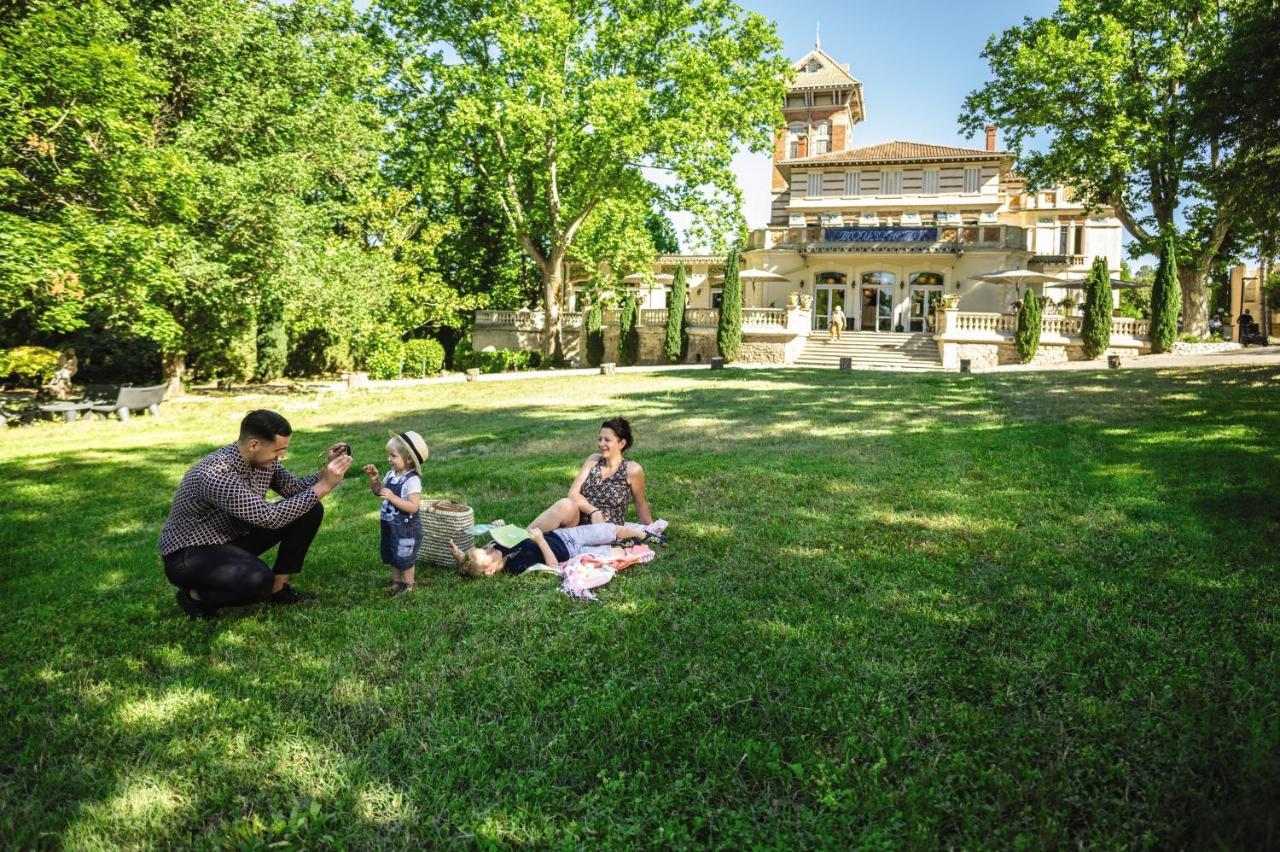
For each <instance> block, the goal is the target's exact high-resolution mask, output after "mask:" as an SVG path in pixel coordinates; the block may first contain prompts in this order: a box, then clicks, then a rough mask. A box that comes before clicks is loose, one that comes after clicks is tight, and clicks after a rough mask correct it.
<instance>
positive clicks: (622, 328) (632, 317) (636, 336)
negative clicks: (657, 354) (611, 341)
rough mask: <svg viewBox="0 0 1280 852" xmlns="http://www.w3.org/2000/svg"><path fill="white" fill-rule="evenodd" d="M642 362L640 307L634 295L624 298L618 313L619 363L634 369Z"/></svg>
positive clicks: (627, 295)
mask: <svg viewBox="0 0 1280 852" xmlns="http://www.w3.org/2000/svg"><path fill="white" fill-rule="evenodd" d="M639 360H640V307H639V305H637V303H636V297H635V294H634V293H627V294H626V295H625V296H623V297H622V310H621V311H619V313H618V363H619V364H621V365H622V366H624V367H633V366H635V364H636V362H637V361H639Z"/></svg>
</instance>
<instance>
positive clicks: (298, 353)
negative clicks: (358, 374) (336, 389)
mask: <svg viewBox="0 0 1280 852" xmlns="http://www.w3.org/2000/svg"><path fill="white" fill-rule="evenodd" d="M351 365H352V362H351V347H350V345H349V344H348V343H347V340H346V339H345V338H343V337H341V336H340V335H338V334H335V333H334V332H332V331H330V330H329V329H327V328H312V329H308V330H307V331H304V332H303V333H302V334H300V335H298V337H297V339H295V340H294V341H293V349H291V350H290V352H289V369H288V373H289V375H291V376H323V375H332V374H333V373H341V372H343V371H345V370H350V369H351Z"/></svg>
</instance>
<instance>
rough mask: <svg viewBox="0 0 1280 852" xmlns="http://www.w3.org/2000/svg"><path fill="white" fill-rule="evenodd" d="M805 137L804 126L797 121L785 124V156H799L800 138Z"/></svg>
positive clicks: (792, 157) (793, 157)
mask: <svg viewBox="0 0 1280 852" xmlns="http://www.w3.org/2000/svg"><path fill="white" fill-rule="evenodd" d="M804 137H805V127H804V125H803V124H801V123H800V122H798V121H795V122H792V123H791V124H788V125H787V157H789V158H790V159H793V160H794V159H795V158H796V157H799V156H800V140H801V139H803V138H804Z"/></svg>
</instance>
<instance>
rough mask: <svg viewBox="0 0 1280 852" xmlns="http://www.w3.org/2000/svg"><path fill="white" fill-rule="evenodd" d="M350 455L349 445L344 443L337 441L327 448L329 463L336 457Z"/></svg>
mask: <svg viewBox="0 0 1280 852" xmlns="http://www.w3.org/2000/svg"><path fill="white" fill-rule="evenodd" d="M349 455H351V445H350V444H348V443H347V442H346V441H339V442H338V443H336V444H334V445H333V446H332V447H330V448H329V461H333V460H334V459H336V458H337V457H338V456H349Z"/></svg>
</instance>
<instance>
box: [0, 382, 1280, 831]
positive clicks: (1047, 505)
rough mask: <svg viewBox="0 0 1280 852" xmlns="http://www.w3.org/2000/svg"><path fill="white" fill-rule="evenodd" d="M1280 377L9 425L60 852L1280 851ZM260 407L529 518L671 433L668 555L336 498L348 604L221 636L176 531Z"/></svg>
mask: <svg viewBox="0 0 1280 852" xmlns="http://www.w3.org/2000/svg"><path fill="white" fill-rule="evenodd" d="M1276 381H1277V374H1276V372H1274V371H1269V370H1261V369H1253V370H1230V371H1228V370H1203V371H1194V372H1193V371H1184V372H1162V373H1156V372H1154V371H1120V372H1099V373H1045V374H1022V375H1008V374H1006V375H985V376H958V375H938V376H905V375H903V376H899V375H892V374H866V373H852V374H851V373H840V372H836V371H824V372H820V371H804V370H788V371H743V372H740V371H734V370H726V371H724V372H722V373H712V372H709V371H700V372H688V373H666V374H660V375H658V374H654V375H638V374H629V375H620V376H616V377H608V378H606V377H590V378H566V379H558V380H554V381H553V380H541V379H539V380H533V381H524V382H515V383H483V382H482V383H475V384H466V385H448V386H435V387H419V388H417V389H412V390H407V391H403V392H400V393H397V394H392V393H387V392H373V391H370V392H361V393H357V394H352V395H348V396H321V397H275V398H272V397H253V398H239V399H221V400H215V401H208V402H201V403H192V404H187V405H167V406H166V407H165V409H164V416H163V418H162V419H159V420H155V419H151V418H147V417H143V418H139V419H137V420H135V421H134V422H132V423H129V424H120V423H116V422H110V423H105V422H98V423H88V424H75V425H65V424H47V425H39V426H34V427H29V428H22V429H10V430H7V431H5V432H4V433H3V434H0V482H2V483H3V492H2V495H3V496H2V497H0V551H2V552H3V553H4V554H5V556H4V559H3V563H0V564H2V565H3V569H2V581H3V585H2V587H0V588H2V589H3V612H4V618H3V627H2V631H3V632H2V635H0V668H2V673H3V685H4V689H3V693H2V697H0V716H2V717H3V721H2V722H0V750H2V753H0V837H3V838H5V839H6V840H5V843H6V845H18V846H72V847H92V846H133V847H151V846H186V845H201V846H210V845H212V846H246V847H259V846H265V845H268V844H272V843H277V842H282V845H299V846H317V845H332V844H340V843H342V844H346V845H348V846H357V847H373V846H386V847H401V846H404V845H407V844H414V843H418V844H443V843H450V844H453V845H457V844H461V845H472V844H474V845H484V846H487V845H495V844H496V845H508V844H510V845H517V844H530V845H537V846H548V845H556V846H559V845H566V846H574V845H586V846H596V845H611V846H654V847H664V848H665V847H673V846H674V847H683V846H702V845H711V846H726V847H733V848H741V847H744V846H774V847H781V848H789V847H795V846H805V847H819V846H828V847H838V848H846V847H848V846H850V845H855V844H856V845H859V846H864V847H899V846H912V847H917V846H925V847H932V846H967V847H973V846H983V847H998V848H1010V847H1024V848H1025V847H1031V848H1041V847H1046V846H1049V847H1053V846H1061V847H1066V846H1071V847H1074V846H1076V845H1077V844H1084V845H1088V846H1121V845H1123V846H1130V845H1135V846H1156V847H1164V848H1170V847H1203V846H1205V845H1210V846H1213V845H1221V846H1224V847H1237V848H1238V847H1264V846H1268V845H1272V846H1274V845H1275V844H1277V843H1280V824H1278V823H1280V818H1278V817H1277V814H1280V657H1278V656H1277V650H1278V648H1280V620H1278V615H1280V570H1278V567H1277V566H1278V563H1280V559H1278V558H1277V554H1280V549H1278V548H1280V537H1278V535H1277V532H1278V531H1280V517H1278V511H1277V505H1278V504H1277V498H1276V495H1277V493H1280V451H1278V449H1277V441H1276V436H1277V435H1280V407H1278V406H1277V404H1276V399H1277V397H1276ZM251 407H274V408H276V409H278V410H280V411H281V412H282V413H283V414H285V416H287V417H288V418H290V420H291V421H292V423H293V425H294V429H295V433H294V441H293V447H292V448H291V457H290V459H289V462H288V463H289V465H290V466H291V467H292V468H293V469H295V470H300V469H301V470H309V469H311V468H313V467H315V466H316V464H317V463H318V459H319V456H320V454H321V452H322V448H323V447H325V446H326V445H328V444H330V443H332V442H333V441H335V440H338V439H346V440H350V441H351V442H352V443H353V445H354V446H355V449H356V454H357V459H358V461H359V462H364V461H369V460H373V461H376V462H377V463H378V464H379V467H380V468H381V467H383V466H385V455H384V454H383V451H382V445H383V442H384V439H385V437H386V429H387V428H388V427H391V426H395V427H398V428H415V429H418V430H419V431H421V432H422V433H423V434H424V435H425V436H426V437H427V440H428V441H429V442H430V444H431V451H432V454H431V460H430V461H429V463H428V466H427V469H426V484H427V491H428V493H429V494H434V495H462V496H463V497H465V498H466V499H467V500H468V501H469V502H471V504H472V505H474V506H475V507H476V512H477V518H478V519H480V520H487V519H490V518H493V517H505V518H507V519H508V520H511V521H528V520H529V519H531V518H532V516H533V515H534V514H535V513H536V512H537V511H538V510H539V509H541V508H543V507H544V506H545V505H547V504H548V503H550V502H551V501H552V500H553V499H555V498H556V497H559V496H562V495H563V494H564V492H565V490H566V489H567V487H568V485H569V482H570V481H571V479H572V477H573V475H574V473H575V471H576V470H577V467H578V464H579V463H580V462H581V460H582V459H583V457H584V456H585V455H586V454H587V453H588V452H590V451H591V450H592V448H593V446H594V436H595V432H596V427H597V425H598V423H599V421H600V420H601V419H603V418H604V417H606V416H612V415H615V414H619V413H621V414H625V415H627V416H628V417H630V418H631V419H632V421H633V423H634V424H635V428H636V435H637V444H636V448H635V453H634V457H635V458H636V459H637V460H638V461H640V462H642V463H643V464H644V466H645V469H646V471H647V473H648V482H649V497H650V503H651V505H652V506H653V507H654V511H655V513H656V514H657V515H658V516H661V517H665V518H668V519H670V520H671V522H672V528H671V543H670V545H668V546H667V548H666V549H665V550H664V551H663V552H662V554H661V556H660V557H659V559H658V560H657V561H656V562H654V563H652V564H650V565H643V566H638V567H636V568H633V569H630V570H628V571H627V572H625V573H624V574H623V575H621V576H619V577H618V578H617V579H616V580H614V582H613V583H611V584H610V585H609V586H607V587H605V588H604V589H602V590H600V598H601V600H600V602H599V603H595V604H589V603H583V602H577V601H571V600H569V599H567V598H565V597H563V596H562V595H560V594H559V593H558V592H557V591H556V588H555V581H554V579H553V578H551V577H548V576H547V575H545V574H540V575H533V576H525V577H518V578H507V577H500V578H497V579H494V580H489V581H469V582H468V581H463V580H460V579H458V578H457V577H455V576H453V575H452V574H451V573H447V572H444V571H437V572H432V571H428V570H420V572H419V577H420V588H421V590H420V591H419V592H418V593H417V594H416V595H414V596H412V597H411V598H410V599H406V600H396V601H392V600H389V599H387V597H386V593H385V592H384V591H383V586H384V585H385V580H386V577H385V574H384V571H383V569H382V568H381V567H380V566H379V565H378V560H377V537H378V530H377V521H376V508H377V503H376V501H375V500H374V499H373V498H372V497H371V496H370V495H369V494H368V492H367V490H366V489H365V488H363V487H362V485H361V483H360V481H349V482H347V483H346V485H345V486H344V487H343V488H342V489H340V490H339V491H338V492H337V493H335V494H334V495H331V496H330V497H329V498H328V499H327V500H326V506H327V516H326V520H325V525H324V527H323V528H322V529H321V532H320V535H319V537H318V538H317V540H316V545H315V546H314V548H313V550H312V555H311V559H310V560H309V563H308V568H307V571H306V573H305V574H304V575H303V576H302V577H301V578H299V582H298V584H297V585H299V586H300V587H304V588H307V589H310V590H315V591H318V592H319V593H320V594H321V597H320V600H319V601H318V602H316V603H315V604H313V605H309V606H300V607H294V608H283V609H258V610H247V611H241V612H235V611H232V612H228V613H226V614H225V615H224V616H223V617H221V618H219V619H218V620H217V621H216V622H213V623H195V622H190V621H187V620H186V619H185V618H184V617H181V616H180V613H179V611H178V609H177V607H176V606H175V605H174V602H173V590H172V588H171V587H170V586H169V584H168V583H167V582H166V581H165V579H164V576H163V573H162V571H161V568H160V565H159V562H158V559H157V557H156V556H155V555H154V544H155V538H156V534H157V532H158V530H159V527H160V524H161V522H162V521H163V519H164V516H165V513H166V511H167V508H168V501H169V498H170V497H171V495H172V492H173V489H174V488H175V487H176V485H177V482H178V480H179V478H180V477H181V475H182V473H183V471H184V470H185V469H186V467H187V466H188V465H190V464H191V463H193V462H194V461H196V460H197V459H198V458H200V457H201V456H202V455H203V454H204V453H206V452H208V451H209V450H211V449H213V448H215V447H217V446H220V445H221V444H224V443H226V442H228V441H229V440H231V439H232V438H233V437H234V432H235V428H236V425H237V422H238V419H239V417H240V416H242V415H243V413H244V411H245V410H247V409H248V408H251Z"/></svg>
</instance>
